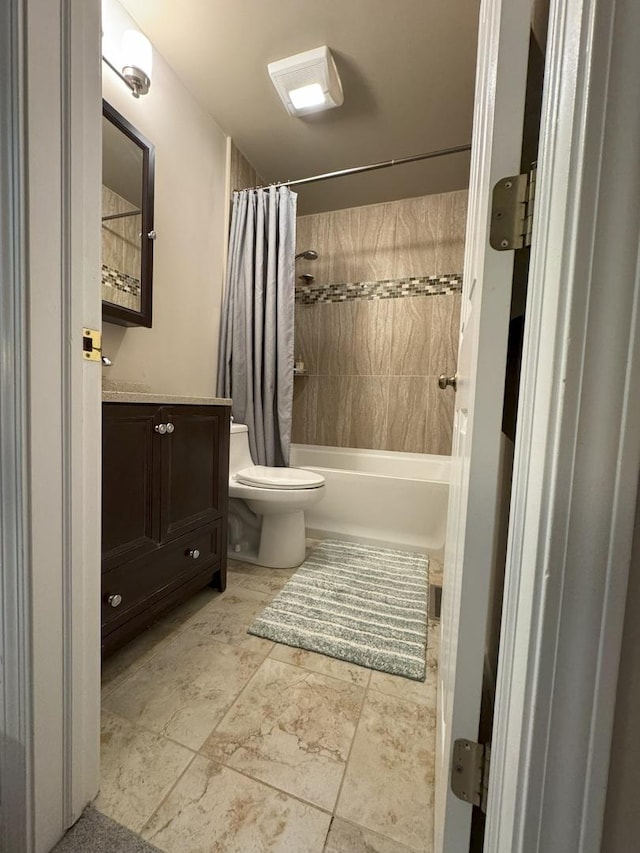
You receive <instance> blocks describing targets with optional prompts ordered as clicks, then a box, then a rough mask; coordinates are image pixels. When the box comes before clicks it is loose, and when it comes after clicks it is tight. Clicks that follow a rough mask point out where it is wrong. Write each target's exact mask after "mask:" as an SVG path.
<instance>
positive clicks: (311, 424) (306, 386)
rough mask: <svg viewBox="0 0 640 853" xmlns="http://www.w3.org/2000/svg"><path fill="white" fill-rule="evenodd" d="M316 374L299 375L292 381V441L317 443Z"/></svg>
mask: <svg viewBox="0 0 640 853" xmlns="http://www.w3.org/2000/svg"><path fill="white" fill-rule="evenodd" d="M318 379H319V377H318V376H300V377H299V378H297V379H296V380H295V381H294V383H293V425H292V433H293V436H294V441H297V442H298V443H299V444H317V442H316V422H317V411H318Z"/></svg>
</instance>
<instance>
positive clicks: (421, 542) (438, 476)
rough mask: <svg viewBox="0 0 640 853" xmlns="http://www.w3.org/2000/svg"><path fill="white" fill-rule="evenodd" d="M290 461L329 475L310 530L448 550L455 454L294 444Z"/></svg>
mask: <svg viewBox="0 0 640 853" xmlns="http://www.w3.org/2000/svg"><path fill="white" fill-rule="evenodd" d="M290 464H291V465H295V466H296V467H299V468H308V469H310V470H311V471H318V472H319V473H320V474H322V475H323V476H324V478H325V480H326V487H325V496H324V498H323V499H322V500H321V501H320V503H318V504H316V506H314V507H312V508H311V509H310V510H308V511H307V512H306V513H305V521H306V526H307V535H308V536H311V537H318V538H326V537H330V536H336V537H337V538H339V539H350V540H355V541H360V542H372V543H379V544H381V545H390V546H393V547H402V548H406V549H407V550H412V551H413V550H421V551H422V550H427V551H429V552H431V553H434V554H436V553H441V552H442V551H443V549H444V541H445V533H446V528H447V501H448V498H449V479H450V468H451V459H450V457H448V456H428V455H427V454H423V453H396V452H392V451H384V450H358V449H351V448H343V447H320V446H318V445H307V444H293V445H291V461H290Z"/></svg>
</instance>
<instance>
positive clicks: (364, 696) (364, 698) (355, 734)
mask: <svg viewBox="0 0 640 853" xmlns="http://www.w3.org/2000/svg"><path fill="white" fill-rule="evenodd" d="M371 673H372V670H369V678H368V679H367V683H366V685H365V688H364V690H363V691H362V700H361V702H360V712H359V713H358V722H357V723H356V727H355V729H354V732H353V737H352V739H351V743H350V744H349V752H348V753H347V760H346V761H345V763H344V770H343V772H342V779H341V780H340V785H339V786H338V791H337V793H336V798H335V800H334V803H333V810H332V812H331V814H332V816H333V817H337V815H336V809H337V808H338V803H339V802H340V797H341V796H342V789H343V787H344V780H345V778H346V776H347V770H348V769H349V761H350V760H351V753H352V752H353V745H354V743H355V742H356V738H357V737H358V730H359V728H360V723H361V721H362V712H363V710H364V704H365V702H366V701H367V696H368V695H369V685H370V684H371Z"/></svg>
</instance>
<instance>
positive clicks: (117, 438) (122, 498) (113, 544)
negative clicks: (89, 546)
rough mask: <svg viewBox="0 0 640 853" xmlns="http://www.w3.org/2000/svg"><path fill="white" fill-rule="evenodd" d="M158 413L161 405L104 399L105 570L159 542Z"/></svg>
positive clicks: (152, 549)
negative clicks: (155, 423)
mask: <svg viewBox="0 0 640 853" xmlns="http://www.w3.org/2000/svg"><path fill="white" fill-rule="evenodd" d="M157 413H158V407H157V406H145V405H135V404H131V403H103V406H102V570H103V572H104V571H109V570H110V569H113V568H115V567H116V566H119V565H121V564H122V563H125V562H128V561H129V560H133V559H135V558H138V557H141V556H144V555H145V554H147V553H149V552H151V551H154V550H155V549H156V548H157V547H158V539H159V527H160V523H159V522H160V519H159V509H158V500H157V498H154V494H153V489H154V484H155V483H157V482H158V474H159V458H158V452H157V448H156V447H155V441H154V438H155V433H154V430H153V426H154V417H155V415H157Z"/></svg>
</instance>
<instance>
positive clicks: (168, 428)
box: [167, 424, 175, 435]
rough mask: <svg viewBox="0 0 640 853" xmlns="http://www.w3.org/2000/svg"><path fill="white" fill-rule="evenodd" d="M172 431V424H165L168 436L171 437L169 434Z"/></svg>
mask: <svg viewBox="0 0 640 853" xmlns="http://www.w3.org/2000/svg"><path fill="white" fill-rule="evenodd" d="M174 429H175V427H174V425H173V424H167V432H168V433H169V435H171V433H172V432H173V431H174Z"/></svg>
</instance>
